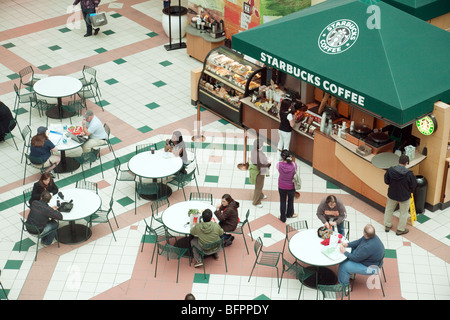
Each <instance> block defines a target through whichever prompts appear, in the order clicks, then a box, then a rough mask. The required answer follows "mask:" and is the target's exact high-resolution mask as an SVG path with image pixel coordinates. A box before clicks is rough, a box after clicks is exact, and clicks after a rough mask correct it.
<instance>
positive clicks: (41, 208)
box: [27, 191, 63, 246]
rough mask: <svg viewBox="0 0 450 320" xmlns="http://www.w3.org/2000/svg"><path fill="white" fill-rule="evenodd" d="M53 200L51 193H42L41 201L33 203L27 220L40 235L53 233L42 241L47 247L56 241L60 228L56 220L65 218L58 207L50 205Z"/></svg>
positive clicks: (31, 231)
mask: <svg viewBox="0 0 450 320" xmlns="http://www.w3.org/2000/svg"><path fill="white" fill-rule="evenodd" d="M51 198H52V194H51V193H50V192H48V191H42V193H41V198H40V200H35V201H33V202H32V203H31V210H30V213H29V214H28V219H27V223H29V224H32V225H34V226H36V227H37V229H38V230H39V232H40V233H42V232H44V233H46V232H49V231H51V232H50V233H49V234H47V235H46V236H44V237H43V238H42V239H41V243H42V244H43V245H45V246H48V245H51V244H52V242H53V239H55V236H56V231H57V228H58V223H57V222H56V221H55V220H61V219H62V218H63V216H62V214H61V213H60V212H59V211H58V210H57V207H56V206H54V207H53V208H52V207H50V206H49V205H48V203H49V202H50V199H51ZM28 232H30V233H34V232H35V230H28Z"/></svg>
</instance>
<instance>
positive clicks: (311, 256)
mask: <svg viewBox="0 0 450 320" xmlns="http://www.w3.org/2000/svg"><path fill="white" fill-rule="evenodd" d="M322 241H323V239H322V238H319V237H318V236H317V230H316V229H307V230H302V231H299V232H298V233H296V234H295V235H294V236H292V238H291V239H290V240H289V251H290V252H291V254H292V255H293V256H294V257H295V258H296V259H298V260H300V261H301V262H304V263H306V264H309V265H313V266H320V267H325V266H333V265H336V264H339V263H341V262H342V261H344V260H345V259H346V257H345V255H344V254H342V253H340V252H339V258H338V259H337V260H333V259H331V258H329V257H327V256H326V255H325V254H323V253H322V250H323V249H325V248H327V246H324V245H322V244H321V242H322ZM347 250H350V249H347Z"/></svg>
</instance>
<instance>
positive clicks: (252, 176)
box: [248, 163, 259, 184]
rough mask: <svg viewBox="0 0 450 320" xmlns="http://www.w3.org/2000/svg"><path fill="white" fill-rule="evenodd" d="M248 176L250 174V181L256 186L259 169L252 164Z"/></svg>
mask: <svg viewBox="0 0 450 320" xmlns="http://www.w3.org/2000/svg"><path fill="white" fill-rule="evenodd" d="M248 174H249V178H248V181H249V182H250V183H251V184H255V183H256V177H257V176H258V174H259V170H258V167H257V166H255V165H254V164H253V163H250V164H249V166H248Z"/></svg>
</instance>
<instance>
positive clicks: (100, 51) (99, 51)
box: [94, 48, 108, 53]
mask: <svg viewBox="0 0 450 320" xmlns="http://www.w3.org/2000/svg"><path fill="white" fill-rule="evenodd" d="M94 51H95V52H97V53H103V52H106V51H108V50H106V49H105V48H98V49H95V50H94Z"/></svg>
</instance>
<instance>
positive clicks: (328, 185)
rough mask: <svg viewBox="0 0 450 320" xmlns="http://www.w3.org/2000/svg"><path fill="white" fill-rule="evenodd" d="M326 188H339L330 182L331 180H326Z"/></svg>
mask: <svg viewBox="0 0 450 320" xmlns="http://www.w3.org/2000/svg"><path fill="white" fill-rule="evenodd" d="M327 189H340V188H339V187H338V186H336V185H335V184H332V183H331V182H329V181H327Z"/></svg>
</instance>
